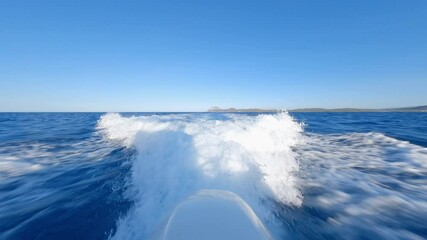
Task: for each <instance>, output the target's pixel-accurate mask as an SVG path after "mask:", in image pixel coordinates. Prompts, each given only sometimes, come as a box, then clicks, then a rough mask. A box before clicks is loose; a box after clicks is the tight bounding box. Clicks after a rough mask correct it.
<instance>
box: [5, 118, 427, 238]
mask: <svg viewBox="0 0 427 240" xmlns="http://www.w3.org/2000/svg"><path fill="white" fill-rule="evenodd" d="M153 114H154V113H123V114H121V116H122V118H129V117H131V116H149V115H153ZM103 115H104V113H0V239H108V238H114V237H115V236H116V238H117V236H119V235H116V230H117V228H118V226H119V225H120V221H121V220H122V219H125V218H126V216H128V215H129V213H130V212H131V211H132V209H133V208H134V205H135V201H136V200H135V198H134V197H129V191H130V190H129V189H130V188H132V187H133V186H132V185H135V184H136V183H135V180H132V169H133V166H134V164H135V161H136V160H135V159H136V158H137V154H138V153H137V150H136V148H135V147H132V146H130V147H129V146H128V145H126V144H123V142H120V141H114V140H111V139H109V138H107V137H105V134H104V133H103V131H102V130H101V129H100V128H99V120H100V118H101V116H103ZM159 115H163V116H168V114H164V113H162V114H159ZM171 115H173V116H174V118H176V116H177V115H178V116H179V114H176V113H175V114H171ZM237 115H244V116H245V117H247V118H251V117H256V116H257V115H258V114H249V113H248V114H244V113H242V114H237ZM290 115H291V116H292V117H293V118H294V119H295V122H298V123H303V125H304V127H303V128H304V132H303V133H302V137H301V138H303V140H304V144H300V145H297V146H295V147H292V151H293V153H294V154H293V155H292V156H294V155H295V157H296V159H297V161H298V163H299V170H298V171H297V172H295V173H292V174H294V175H295V176H296V177H297V179H298V183H297V188H298V189H299V191H300V192H301V195H302V197H301V199H302V203H301V205H299V206H298V204H291V203H282V202H277V201H273V202H274V204H273V205H272V206H271V207H270V208H271V211H272V212H273V214H274V215H275V217H274V219H275V220H274V222H275V223H274V224H268V225H269V226H273V227H275V228H278V229H279V231H278V230H277V229H276V230H272V231H273V232H278V233H277V235H275V236H276V238H284V239H425V238H427V224H426V223H427V113H290ZM183 116H185V119H186V120H185V121H189V122H191V121H193V120H192V119H193V117H194V118H206V119H208V120H217V121H234V120H230V119H234V118H233V117H230V116H229V114H221V113H194V114H188V113H187V114H183ZM174 121H175V120H169V123H171V124H173V123H174ZM124 127H126V126H124ZM159 174H162V173H159ZM166 177H167V176H166ZM154 217H155V216H153V218H154ZM140 224H141V225H143V224H144V223H140Z"/></svg>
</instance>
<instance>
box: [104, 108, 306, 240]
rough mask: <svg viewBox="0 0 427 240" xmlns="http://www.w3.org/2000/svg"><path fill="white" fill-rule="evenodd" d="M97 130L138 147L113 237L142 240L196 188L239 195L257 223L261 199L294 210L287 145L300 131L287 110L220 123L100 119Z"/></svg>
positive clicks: (296, 196) (262, 212)
mask: <svg viewBox="0 0 427 240" xmlns="http://www.w3.org/2000/svg"><path fill="white" fill-rule="evenodd" d="M98 127H99V129H101V130H102V132H104V133H105V136H106V137H107V138H109V139H112V140H119V141H122V143H123V144H124V145H125V146H128V147H133V148H135V149H136V150H137V152H138V156H137V158H136V159H135V162H134V164H133V168H132V180H131V192H130V193H129V197H130V198H132V199H133V201H134V203H135V205H134V207H133V209H132V210H131V211H130V212H129V213H128V215H127V216H125V217H124V218H123V219H121V220H120V221H119V223H118V228H117V232H116V234H115V235H114V236H113V238H115V239H147V238H149V237H150V236H151V234H153V232H154V231H155V230H156V228H158V227H159V225H161V224H162V221H165V219H166V218H167V216H168V214H170V212H171V211H172V209H173V208H174V207H175V206H176V205H177V204H178V203H179V202H180V201H181V200H183V199H185V198H186V197H188V196H189V195H191V194H193V193H195V192H196V191H198V190H200V189H221V190H227V191H231V192H234V193H236V194H238V195H239V196H240V197H242V198H243V199H244V200H245V201H246V202H247V203H248V204H249V205H250V206H251V207H252V208H253V209H254V210H255V212H256V214H257V215H258V216H259V217H260V218H261V220H264V221H267V219H268V217H269V215H270V213H268V209H266V207H264V206H262V205H261V202H262V200H265V199H270V198H271V199H273V200H275V201H279V202H282V203H286V204H292V205H300V204H301V202H302V196H301V193H300V191H299V190H298V184H297V178H296V177H295V172H296V171H298V168H299V166H298V162H297V161H296V155H295V153H294V152H293V151H292V148H293V147H294V146H296V145H298V144H300V143H302V137H301V133H302V131H303V129H302V126H301V125H300V124H299V123H297V122H296V121H294V120H293V119H292V118H291V117H290V116H289V115H288V114H287V113H278V114H275V115H259V116H243V115H229V116H228V118H226V119H224V120H215V119H209V118H206V116H205V115H202V116H198V117H197V116H196V117H193V118H186V117H182V116H181V115H167V116H159V115H151V116H142V117H122V116H121V115H119V114H115V113H110V114H106V115H104V116H102V117H101V119H100V121H99V123H98Z"/></svg>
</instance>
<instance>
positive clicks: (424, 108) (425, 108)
mask: <svg viewBox="0 0 427 240" xmlns="http://www.w3.org/2000/svg"><path fill="white" fill-rule="evenodd" d="M277 111H280V109H261V108H219V107H212V108H210V109H209V110H208V112H277ZM288 111H289V112H427V105H425V106H417V107H404V108H384V109H362V108H333V109H328V108H297V109H291V110H288Z"/></svg>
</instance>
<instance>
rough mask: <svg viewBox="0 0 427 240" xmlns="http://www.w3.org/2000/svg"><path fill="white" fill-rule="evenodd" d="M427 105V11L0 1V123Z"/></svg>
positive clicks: (365, 3) (313, 4)
mask: <svg viewBox="0 0 427 240" xmlns="http://www.w3.org/2000/svg"><path fill="white" fill-rule="evenodd" d="M426 104H427V1H426V0H420V1H411V0H401V1H393V0H384V1H376V0H354V1H350V0H344V1H341V0H335V1H328V0H321V1H320V0H312V1H301V0H298V1H297V0H295V1H287V0H282V1H279V0H277V1H265V0H263V1H261V0H260V1H243V0H242V1H233V0H230V1H218V0H211V1H208V0H199V1H178V0H175V1H105V0H102V1H101V0H99V1H88V0H83V1H78V0H71V1H60V0H57V1H54V0H52V1H40V0H38V1H35V0H29V1H19V0H1V1H0V111H203V110H206V109H208V108H210V107H212V106H219V107H238V108H246V107H261V108H287V109H291V108H300V107H325V108H335V107H360V108H382V107H402V106H416V105H426Z"/></svg>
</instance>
